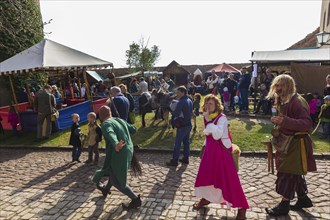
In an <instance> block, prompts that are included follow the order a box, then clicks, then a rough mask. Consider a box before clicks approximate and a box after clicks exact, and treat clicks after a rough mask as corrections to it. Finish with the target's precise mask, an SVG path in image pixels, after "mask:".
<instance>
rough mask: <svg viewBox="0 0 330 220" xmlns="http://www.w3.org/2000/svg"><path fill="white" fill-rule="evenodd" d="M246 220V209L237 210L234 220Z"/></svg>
mask: <svg viewBox="0 0 330 220" xmlns="http://www.w3.org/2000/svg"><path fill="white" fill-rule="evenodd" d="M245 219H246V209H238V211H237V216H236V220H245Z"/></svg>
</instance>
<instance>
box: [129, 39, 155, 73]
mask: <svg viewBox="0 0 330 220" xmlns="http://www.w3.org/2000/svg"><path fill="white" fill-rule="evenodd" d="M159 56H160V49H159V47H158V46H156V45H154V46H152V47H151V48H148V42H147V44H146V45H145V44H144V38H141V40H140V43H139V44H137V43H135V42H133V43H132V44H130V45H129V50H126V58H127V60H126V64H127V65H128V68H129V69H130V70H132V71H133V72H137V71H142V72H144V71H147V70H152V69H153V67H154V65H155V64H156V62H157V61H158V59H159Z"/></svg>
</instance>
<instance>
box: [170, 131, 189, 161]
mask: <svg viewBox="0 0 330 220" xmlns="http://www.w3.org/2000/svg"><path fill="white" fill-rule="evenodd" d="M191 128H192V125H188V126H185V127H182V128H177V131H176V136H175V140H174V149H173V159H172V160H173V162H178V160H179V157H180V148H181V143H183V146H184V148H183V159H188V158H189V155H190V131H191Z"/></svg>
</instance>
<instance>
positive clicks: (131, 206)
mask: <svg viewBox="0 0 330 220" xmlns="http://www.w3.org/2000/svg"><path fill="white" fill-rule="evenodd" d="M141 205H142V201H141V198H140V195H138V197H136V198H134V199H132V201H131V202H130V203H129V204H128V205H125V204H122V206H123V209H125V210H130V209H136V208H139V207H141Z"/></svg>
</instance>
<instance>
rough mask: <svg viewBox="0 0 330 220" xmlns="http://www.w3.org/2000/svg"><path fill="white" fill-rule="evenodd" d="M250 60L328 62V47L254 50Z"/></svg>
mask: <svg viewBox="0 0 330 220" xmlns="http://www.w3.org/2000/svg"><path fill="white" fill-rule="evenodd" d="M250 61H252V62H256V63H290V62H324V61H325V62H327V61H328V62H329V61H330V48H321V49H298V50H281V51H255V52H253V53H252V57H251V60H250Z"/></svg>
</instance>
